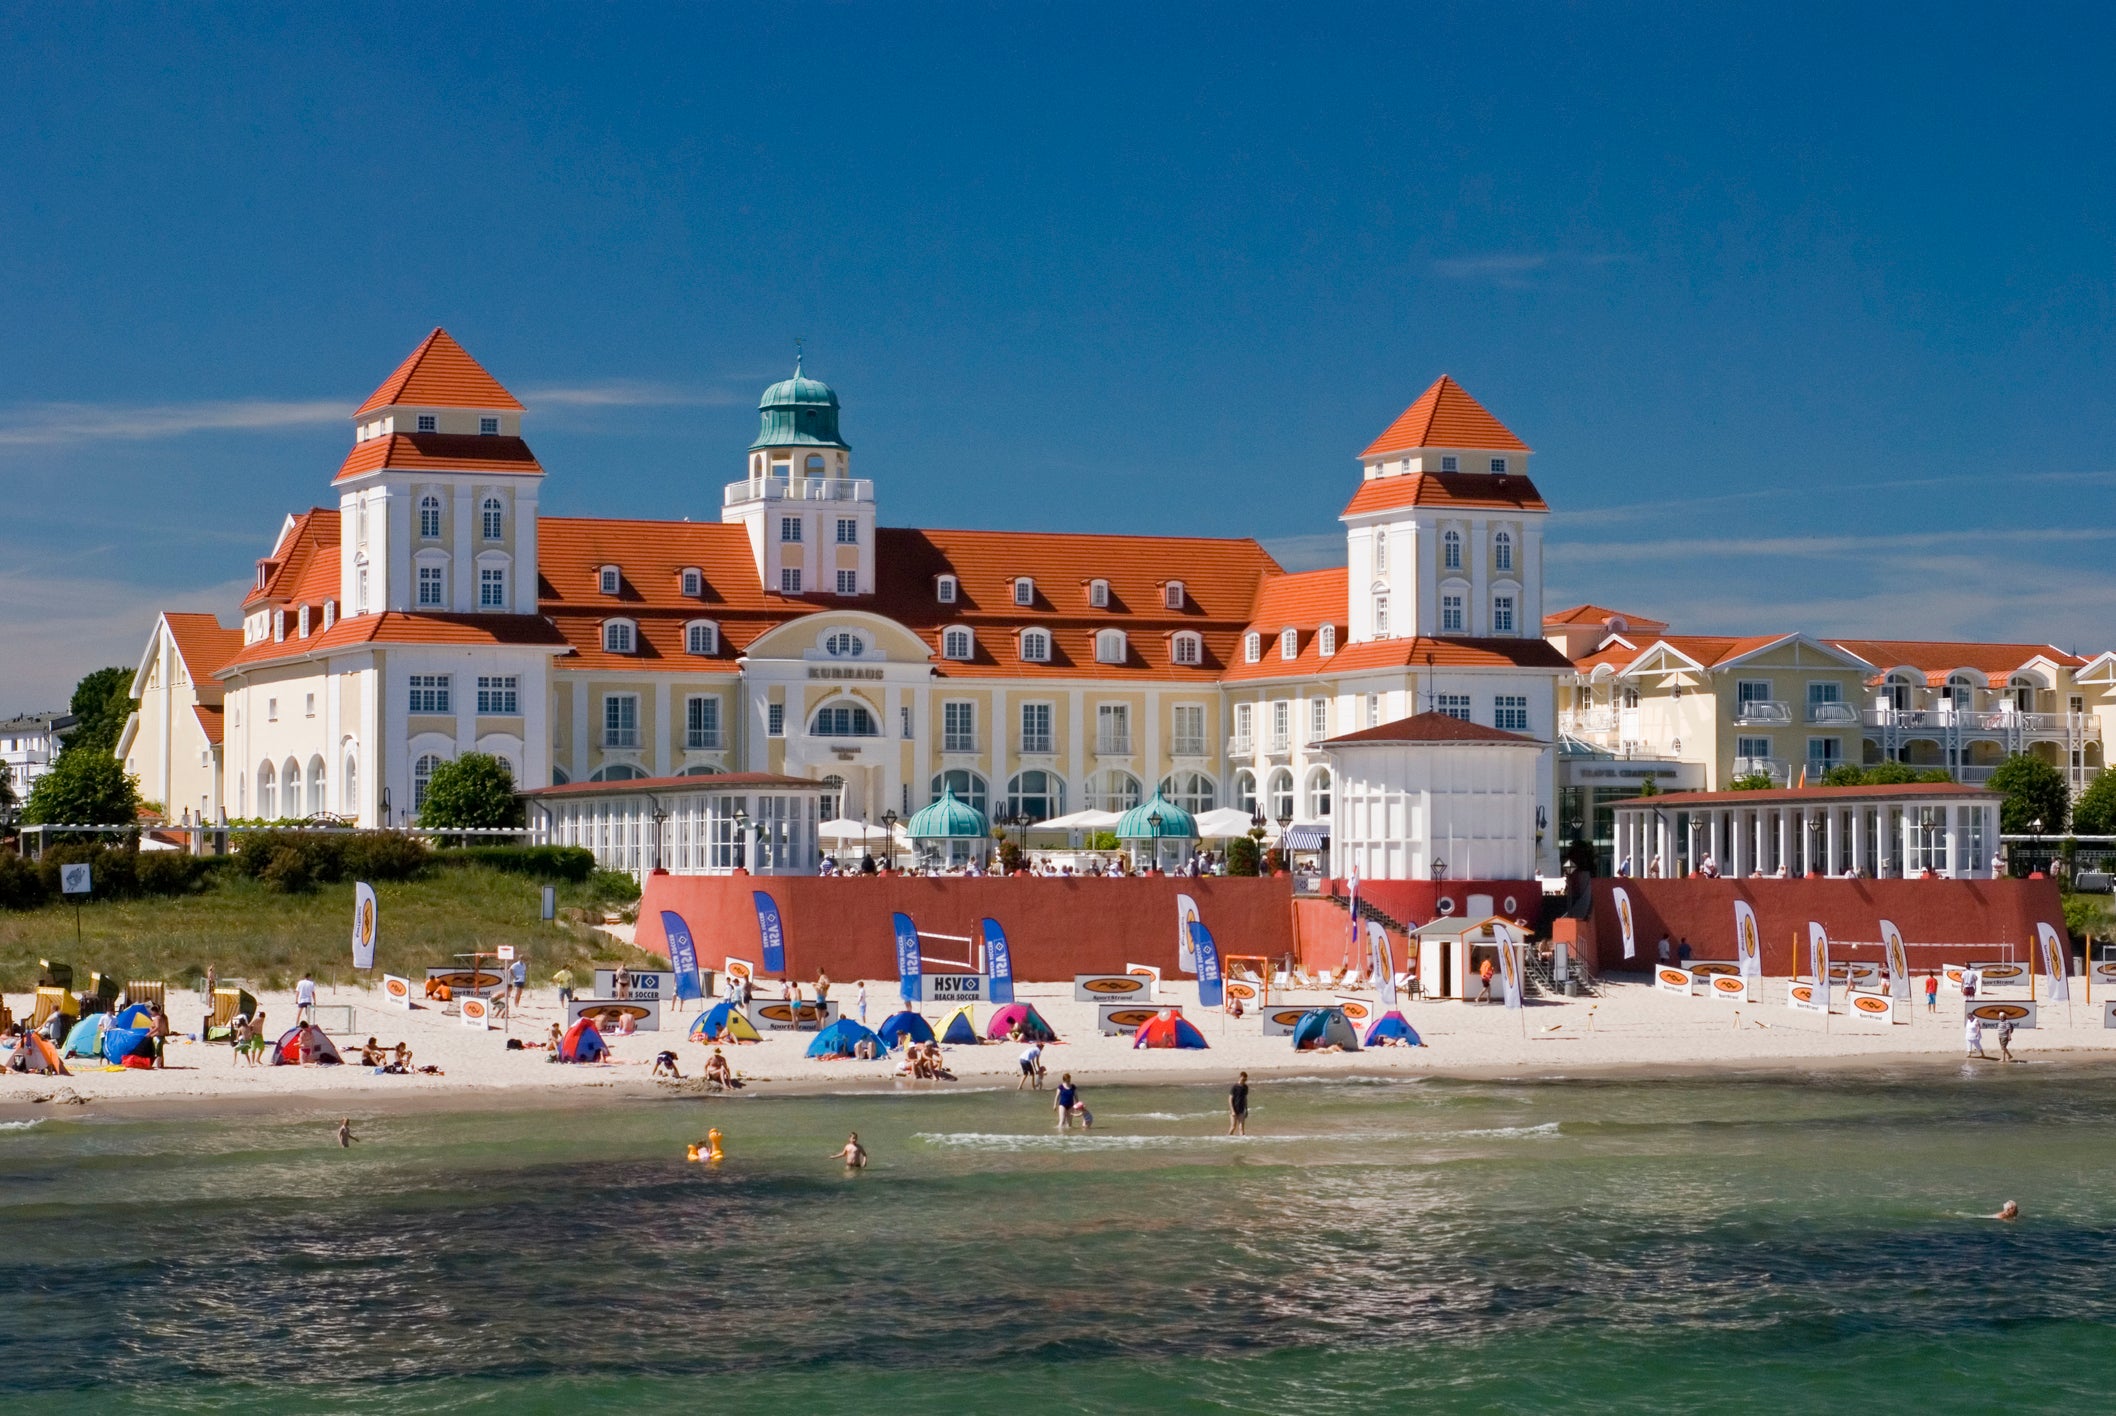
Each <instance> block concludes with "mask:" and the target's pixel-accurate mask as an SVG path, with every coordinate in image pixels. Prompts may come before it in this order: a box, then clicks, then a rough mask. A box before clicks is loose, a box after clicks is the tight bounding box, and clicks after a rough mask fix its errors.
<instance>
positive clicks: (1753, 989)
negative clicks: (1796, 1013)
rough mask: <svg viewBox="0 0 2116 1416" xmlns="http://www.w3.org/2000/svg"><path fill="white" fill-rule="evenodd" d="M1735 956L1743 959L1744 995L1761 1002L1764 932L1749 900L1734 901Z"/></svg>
mask: <svg viewBox="0 0 2116 1416" xmlns="http://www.w3.org/2000/svg"><path fill="white" fill-rule="evenodd" d="M1734 957H1735V958H1736V959H1739V960H1740V961H1741V981H1742V996H1743V997H1745V998H1747V999H1748V1001H1749V1002H1751V1003H1761V1002H1762V1001H1763V932H1762V931H1761V930H1759V929H1758V928H1757V927H1756V911H1755V910H1754V909H1752V908H1750V906H1749V902H1748V901H1747V900H1736V901H1735V902H1734ZM1715 986H1716V985H1715Z"/></svg>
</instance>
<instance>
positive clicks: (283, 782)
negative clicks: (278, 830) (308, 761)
mask: <svg viewBox="0 0 2116 1416" xmlns="http://www.w3.org/2000/svg"><path fill="white" fill-rule="evenodd" d="M279 792H280V795H281V797H283V798H284V800H282V801H281V802H280V805H279V809H280V810H281V811H283V812H285V813H286V814H287V815H288V816H290V817H293V818H295V819H297V820H298V819H299V818H300V816H301V764H300V763H299V762H296V761H295V760H294V759H293V758H291V757H289V758H288V759H287V764H286V766H284V767H282V768H280V769H279Z"/></svg>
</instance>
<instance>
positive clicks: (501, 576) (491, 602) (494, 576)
mask: <svg viewBox="0 0 2116 1416" xmlns="http://www.w3.org/2000/svg"><path fill="white" fill-rule="evenodd" d="M478 608H479V609H481V610H504V609H506V608H507V572H506V571H504V570H501V569H499V568H498V567H496V566H489V565H488V566H480V567H479V568H478Z"/></svg>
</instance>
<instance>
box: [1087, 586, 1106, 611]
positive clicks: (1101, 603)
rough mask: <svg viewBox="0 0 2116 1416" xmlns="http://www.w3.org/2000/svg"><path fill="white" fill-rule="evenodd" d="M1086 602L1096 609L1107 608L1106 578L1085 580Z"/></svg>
mask: <svg viewBox="0 0 2116 1416" xmlns="http://www.w3.org/2000/svg"><path fill="white" fill-rule="evenodd" d="M1087 603H1088V605H1089V606H1090V607H1092V608H1094V609H1098V610H1106V609H1108V608H1109V582H1108V581H1107V580H1090V581H1088V582H1087Z"/></svg>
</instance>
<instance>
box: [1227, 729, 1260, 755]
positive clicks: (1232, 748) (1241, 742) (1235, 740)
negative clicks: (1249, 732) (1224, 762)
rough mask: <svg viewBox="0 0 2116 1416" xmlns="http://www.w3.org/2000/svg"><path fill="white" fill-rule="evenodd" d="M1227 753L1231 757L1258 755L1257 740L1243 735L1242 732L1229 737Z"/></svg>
mask: <svg viewBox="0 0 2116 1416" xmlns="http://www.w3.org/2000/svg"><path fill="white" fill-rule="evenodd" d="M1227 755H1228V756H1229V757H1254V756H1255V755H1256V740H1255V739H1254V738H1248V737H1243V736H1241V735H1240V734H1237V735H1235V736H1234V737H1231V738H1229V739H1227Z"/></svg>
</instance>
